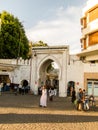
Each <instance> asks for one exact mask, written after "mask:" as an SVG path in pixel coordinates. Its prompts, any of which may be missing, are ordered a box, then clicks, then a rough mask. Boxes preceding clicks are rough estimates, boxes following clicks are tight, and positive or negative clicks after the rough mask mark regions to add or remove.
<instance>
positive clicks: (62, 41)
mask: <svg viewBox="0 0 98 130" xmlns="http://www.w3.org/2000/svg"><path fill="white" fill-rule="evenodd" d="M86 2H87V0H0V12H2V11H4V10H5V11H7V12H9V13H11V14H13V15H14V16H15V17H18V19H19V20H20V22H22V23H23V26H24V28H25V32H26V35H27V37H28V39H29V40H30V41H33V42H36V41H39V40H42V41H43V42H45V43H47V44H48V45H51V46H52V45H69V47H70V53H71V54H73V53H77V52H80V50H81V49H80V48H81V44H80V38H81V25H80V18H81V17H82V8H83V7H85V5H86Z"/></svg>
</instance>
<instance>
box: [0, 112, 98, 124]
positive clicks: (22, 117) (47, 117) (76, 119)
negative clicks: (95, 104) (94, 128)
mask: <svg viewBox="0 0 98 130" xmlns="http://www.w3.org/2000/svg"><path fill="white" fill-rule="evenodd" d="M97 121H98V117H97V116H86V115H85V116H84V115H57V114H55V115H54V114H13V113H9V114H0V124H1V123H2V124H15V123H80V122H82V123H83V122H97Z"/></svg>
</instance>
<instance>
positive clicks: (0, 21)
mask: <svg viewBox="0 0 98 130" xmlns="http://www.w3.org/2000/svg"><path fill="white" fill-rule="evenodd" d="M1 23H2V20H1V18H0V32H1Z"/></svg>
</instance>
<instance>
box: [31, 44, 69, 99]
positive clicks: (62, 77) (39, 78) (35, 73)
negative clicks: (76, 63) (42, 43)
mask: <svg viewBox="0 0 98 130" xmlns="http://www.w3.org/2000/svg"><path fill="white" fill-rule="evenodd" d="M68 56H69V46H47V47H34V48H33V49H32V61H31V77H30V85H31V89H32V91H33V92H34V94H35V95H37V94H38V88H39V87H41V86H42V85H44V84H46V83H47V81H48V82H49V81H50V85H51V86H53V81H54V80H55V81H57V82H56V85H57V86H56V87H57V89H58V95H59V96H60V97H66V96H67V65H68ZM52 62H53V63H56V64H57V66H58V69H57V71H56V73H53V72H50V73H48V72H47V68H48V67H49V65H50V64H51V63H52Z"/></svg>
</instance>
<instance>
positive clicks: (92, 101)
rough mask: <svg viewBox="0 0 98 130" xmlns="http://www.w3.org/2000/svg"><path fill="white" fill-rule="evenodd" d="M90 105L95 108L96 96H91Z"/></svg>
mask: <svg viewBox="0 0 98 130" xmlns="http://www.w3.org/2000/svg"><path fill="white" fill-rule="evenodd" d="M89 103H90V104H91V105H92V106H95V99H94V96H93V95H90V96H89Z"/></svg>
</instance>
